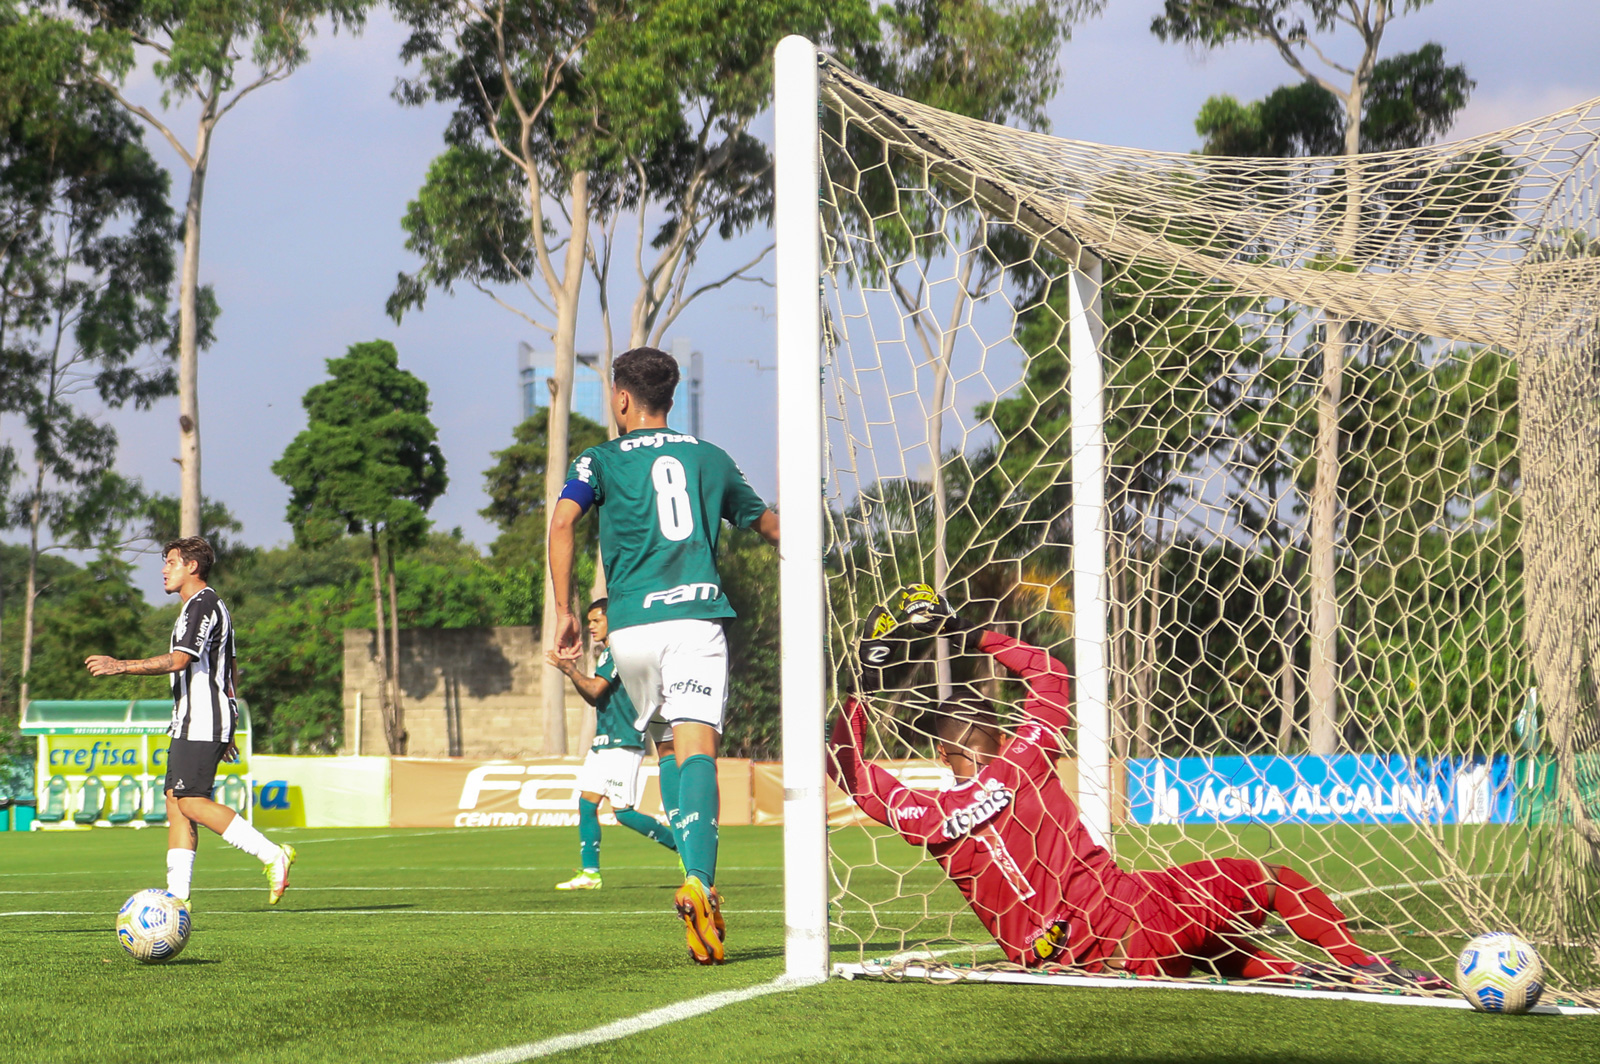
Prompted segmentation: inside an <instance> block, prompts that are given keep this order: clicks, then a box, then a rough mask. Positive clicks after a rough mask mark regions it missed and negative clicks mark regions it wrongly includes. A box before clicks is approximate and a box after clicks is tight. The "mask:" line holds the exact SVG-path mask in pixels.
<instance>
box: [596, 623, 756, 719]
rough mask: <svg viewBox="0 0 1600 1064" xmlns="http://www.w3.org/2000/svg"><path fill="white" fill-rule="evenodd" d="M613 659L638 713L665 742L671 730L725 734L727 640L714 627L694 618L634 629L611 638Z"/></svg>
mask: <svg viewBox="0 0 1600 1064" xmlns="http://www.w3.org/2000/svg"><path fill="white" fill-rule="evenodd" d="M611 657H612V659H613V660H614V661H616V663H617V675H618V676H620V677H622V686H623V687H624V688H626V689H627V692H628V697H629V698H630V699H631V700H632V701H633V704H634V706H635V707H636V708H637V709H638V711H639V716H638V718H637V719H636V720H635V721H634V726H635V727H637V728H639V729H640V730H643V729H644V727H645V725H646V724H648V725H649V726H650V738H652V739H654V740H655V741H657V742H661V741H663V740H665V739H666V738H668V736H669V735H670V734H671V731H670V729H671V726H672V725H674V724H682V723H685V722H693V723H695V724H709V725H710V726H711V727H713V728H715V729H716V730H717V732H718V733H719V734H720V733H721V732H722V711H723V708H724V707H725V706H726V705H727V701H728V637H727V636H726V635H724V634H723V631H722V625H720V624H718V623H717V622H716V621H703V620H698V619H694V618H686V619H680V620H676V621H657V622H655V623H654V624H636V625H632V626H630V627H627V628H621V629H618V630H616V631H613V632H612V633H611Z"/></svg>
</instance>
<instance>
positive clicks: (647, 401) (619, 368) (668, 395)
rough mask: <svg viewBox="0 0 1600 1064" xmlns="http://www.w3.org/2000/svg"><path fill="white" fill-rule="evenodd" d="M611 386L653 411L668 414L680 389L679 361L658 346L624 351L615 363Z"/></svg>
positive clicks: (613, 364) (612, 369) (612, 365)
mask: <svg viewBox="0 0 1600 1064" xmlns="http://www.w3.org/2000/svg"><path fill="white" fill-rule="evenodd" d="M611 386H612V387H614V388H620V389H622V390H623V391H625V392H627V393H628V394H629V395H631V396H633V397H634V399H635V400H637V401H638V403H639V405H640V406H642V407H644V408H645V410H647V411H649V412H650V413H652V414H665V413H666V412H667V411H669V410H671V409H672V393H673V392H675V391H677V390H678V360H677V359H675V358H673V357H672V356H671V355H669V354H667V353H666V352H665V351H662V350H660V349H659V348H655V347H635V348H633V349H632V350H631V351H624V352H622V354H620V355H618V356H617V357H616V360H615V361H614V362H612V363H611Z"/></svg>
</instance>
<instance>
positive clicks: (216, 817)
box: [84, 536, 295, 905]
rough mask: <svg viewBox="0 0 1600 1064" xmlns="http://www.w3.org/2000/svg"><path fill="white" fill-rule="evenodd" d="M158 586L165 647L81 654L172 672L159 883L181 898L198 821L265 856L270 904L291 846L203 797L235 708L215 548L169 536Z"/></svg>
mask: <svg viewBox="0 0 1600 1064" xmlns="http://www.w3.org/2000/svg"><path fill="white" fill-rule="evenodd" d="M162 555H163V562H162V566H161V579H162V585H163V586H164V587H165V588H166V591H167V594H169V595H172V594H175V595H177V596H178V597H179V599H181V600H182V602H183V609H181V610H180V611H179V612H178V619H177V621H176V622H175V623H174V624H173V626H172V643H171V646H170V648H169V650H168V652H167V653H165V654H163V655H161V656H160V657H155V658H145V659H144V660H143V661H121V660H118V659H117V658H112V657H107V656H106V655H104V654H95V655H93V656H91V657H89V658H88V659H86V660H85V662H84V664H85V665H87V666H88V667H89V672H90V673H91V674H93V675H95V676H119V675H122V674H124V673H127V674H130V675H133V676H159V675H161V674H162V673H169V674H170V675H171V677H172V724H171V725H170V726H169V727H168V728H167V734H168V735H169V736H171V738H172V741H171V743H170V744H169V746H168V748H167V779H166V783H165V790H166V792H167V889H168V890H169V891H171V892H172V893H174V894H176V895H177V896H178V897H180V898H183V899H185V900H187V899H188V897H189V884H190V881H191V879H192V878H193V875H194V855H195V847H196V846H198V845H199V842H200V838H199V829H198V828H197V827H196V825H198V824H204V825H205V826H206V827H208V828H210V829H211V830H212V831H215V832H216V833H217V834H218V835H221V836H222V841H223V842H226V843H228V844H230V845H232V846H237V847H238V848H239V849H241V850H243V851H244V852H245V853H248V854H251V855H253V856H254V857H256V858H258V859H260V860H261V861H262V862H264V863H265V865H266V868H265V871H266V875H267V879H268V881H269V884H270V885H269V887H268V892H267V901H268V903H269V904H273V905H276V904H277V902H278V899H279V898H281V897H283V892H284V890H285V889H286V888H287V887H288V886H289V866H290V865H292V864H294V858H295V852H294V847H293V846H279V845H277V844H276V843H274V842H272V841H271V840H270V839H268V838H267V837H266V836H265V835H263V834H261V832H259V831H257V830H256V829H255V828H254V827H253V826H252V825H251V824H250V823H249V822H248V821H246V820H245V818H244V817H242V816H239V815H238V814H237V813H235V812H234V811H233V810H232V809H229V808H228V807H227V806H225V805H221V804H219V803H218V802H214V801H212V799H211V792H212V789H213V787H214V786H215V785H216V779H217V766H218V765H219V764H221V762H222V761H223V759H224V758H227V759H228V760H237V759H238V756H239V752H238V749H237V748H236V747H235V746H234V745H233V730H234V726H235V725H236V724H237V723H238V719H239V707H238V703H237V700H236V699H237V692H236V690H235V685H234V668H235V662H234V649H233V618H232V617H231V616H229V614H228V607H226V606H224V605H223V604H222V599H221V598H219V597H218V596H217V593H216V591H214V590H212V588H211V587H210V586H209V585H208V584H207V583H206V576H207V574H209V573H210V572H211V566H212V563H213V562H215V561H216V554H215V553H214V552H213V551H212V550H211V544H209V543H207V542H206V541H205V540H204V539H202V538H201V537H199V536H188V537H186V538H184V539H175V540H173V541H172V542H170V543H168V544H167V545H166V546H165V547H164V548H162Z"/></svg>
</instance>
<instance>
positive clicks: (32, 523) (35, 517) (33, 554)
mask: <svg viewBox="0 0 1600 1064" xmlns="http://www.w3.org/2000/svg"><path fill="white" fill-rule="evenodd" d="M43 492H44V466H43V464H40V466H39V468H38V469H37V470H36V471H35V472H34V475H33V505H32V506H30V507H29V508H28V524H29V529H28V589H27V591H26V592H25V594H26V597H25V598H24V599H23V600H22V661H21V662H20V663H19V665H18V668H17V672H18V673H19V679H20V680H21V683H20V685H19V686H18V688H17V716H18V719H19V720H20V719H21V715H22V714H23V713H24V712H25V711H26V710H27V708H28V672H29V670H30V669H32V668H33V604H34V601H35V600H36V599H37V598H38V597H39V587H38V577H39V521H40V518H41V517H42V513H41V510H42V499H41V495H42V494H43Z"/></svg>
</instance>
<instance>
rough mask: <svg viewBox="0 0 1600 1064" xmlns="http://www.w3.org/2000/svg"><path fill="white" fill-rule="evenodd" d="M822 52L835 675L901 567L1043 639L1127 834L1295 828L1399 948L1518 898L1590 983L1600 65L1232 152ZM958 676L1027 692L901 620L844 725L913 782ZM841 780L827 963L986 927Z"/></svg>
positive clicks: (912, 949) (1598, 813)
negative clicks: (1566, 94) (1273, 152)
mask: <svg viewBox="0 0 1600 1064" xmlns="http://www.w3.org/2000/svg"><path fill="white" fill-rule="evenodd" d="M818 76H819V80H820V85H819V94H820V102H821V107H820V108H819V109H818V113H819V122H820V125H819V135H820V147H819V151H820V158H821V183H820V190H819V192H820V203H821V225H820V239H821V272H822V287H821V300H822V304H823V309H822V323H823V325H822V328H823V343H822V347H823V360H824V376H823V393H824V394H823V402H824V412H825V430H824V469H823V473H824V478H825V481H826V486H827V488H826V511H825V516H824V521H825V560H824V565H825V572H826V585H827V618H826V629H827V636H826V652H827V661H828V678H829V683H830V684H831V685H832V687H831V690H830V695H831V697H830V700H829V706H830V714H836V713H837V712H838V710H839V707H840V704H841V701H842V698H843V696H844V694H845V693H846V692H848V691H849V690H851V689H853V688H855V686H856V685H858V684H859V683H860V680H861V677H860V676H859V666H858V665H857V663H856V662H855V661H854V660H853V659H852V654H851V650H852V648H853V646H854V644H855V641H856V640H857V639H858V638H859V635H860V632H861V626H862V621H863V618H864V617H865V616H866V614H867V612H868V611H869V610H870V609H871V607H872V606H873V605H874V604H876V603H880V602H883V601H884V600H886V599H887V598H888V597H889V596H890V594H891V593H892V592H894V591H895V590H896V589H897V588H898V587H900V586H901V585H902V584H905V583H907V582H912V581H926V582H928V583H931V584H933V585H935V586H937V587H938V588H939V589H940V590H942V591H943V592H944V593H945V594H946V595H947V596H948V597H949V598H950V599H951V600H952V601H953V602H954V603H955V604H956V606H957V607H958V608H959V609H960V610H961V612H962V613H963V614H964V615H965V617H966V619H968V620H969V621H972V622H975V623H978V624H981V625H984V626H987V627H992V628H996V629H999V630H1000V631H1002V632H1005V633H1007V634H1010V635H1014V636H1018V637H1020V638H1022V639H1023V640H1025V641H1027V642H1029V643H1033V644H1036V645H1039V646H1043V647H1046V648H1048V649H1049V650H1050V651H1051V653H1052V654H1054V655H1055V656H1056V657H1057V658H1059V659H1060V660H1061V661H1063V662H1064V663H1065V664H1066V665H1067V666H1068V667H1069V668H1070V669H1071V670H1072V673H1073V675H1072V700H1071V706H1070V708H1071V711H1072V713H1073V716H1074V719H1075V723H1076V727H1075V728H1074V729H1073V730H1072V731H1071V732H1069V733H1068V735H1067V736H1066V744H1065V745H1066V749H1067V750H1068V751H1069V756H1068V757H1067V758H1064V759H1063V760H1062V761H1061V763H1060V766H1059V769H1060V771H1059V774H1060V776H1061V779H1062V781H1063V786H1064V787H1065V788H1066V790H1067V792H1068V794H1070V795H1071V796H1073V798H1074V799H1075V800H1076V801H1077V802H1078V804H1079V806H1080V808H1081V809H1082V811H1083V815H1084V820H1085V822H1086V823H1087V824H1088V825H1090V827H1091V830H1093V831H1095V832H1096V833H1098V834H1099V835H1100V836H1101V837H1102V838H1103V839H1104V841H1105V843H1106V845H1107V846H1108V847H1110V848H1111V849H1112V851H1113V853H1114V856H1115V858H1116V861H1117V862H1118V864H1119V865H1121V866H1122V867H1124V868H1133V869H1156V868H1162V867H1166V866H1169V865H1177V864H1183V863H1185V862H1189V861H1194V860H1197V859H1201V858H1218V857H1251V858H1257V859H1261V860H1263V861H1267V862H1271V863H1276V864H1283V865H1288V866H1290V867H1293V868H1295V869H1297V870H1298V871H1300V872H1301V873H1302V874H1304V875H1305V876H1306V877H1307V878H1308V879H1310V880H1311V881H1312V882H1314V883H1317V884H1319V885H1321V886H1322V887H1323V889H1325V890H1326V891H1327V892H1328V893H1329V894H1330V895H1331V896H1332V897H1333V898H1334V900H1335V901H1336V902H1337V903H1338V905H1339V906H1340V907H1341V909H1342V910H1343V911H1344V912H1345V914H1346V915H1347V916H1348V918H1349V922H1350V926H1351V928H1352V931H1353V933H1354V934H1355V936H1356V938H1357V940H1358V941H1359V942H1360V943H1361V944H1362V945H1363V947H1364V948H1366V949H1368V950H1370V951H1371V952H1374V953H1378V954H1380V955H1383V956H1385V957H1389V958H1391V959H1392V960H1393V961H1395V962H1396V963H1399V964H1403V965H1406V966H1409V967H1415V968H1426V969H1432V970H1433V971H1435V972H1438V973H1441V974H1444V975H1445V976H1447V977H1448V976H1449V975H1450V974H1451V971H1452V967H1453V961H1454V957H1455V955H1456V954H1457V953H1458V952H1459V950H1460V948H1461V946H1462V945H1463V943H1464V941H1465V940H1466V939H1467V938H1470V937H1472V936H1474V935H1476V934H1479V933H1481V932H1484V931H1488V930H1509V931H1514V932H1516V933H1517V934H1519V935H1521V936H1523V937H1524V938H1526V939H1528V940H1530V941H1532V942H1534V943H1536V944H1537V945H1538V947H1539V949H1540V951H1541V953H1542V955H1543V957H1544V960H1545V962H1546V966H1547V971H1548V973H1549V980H1550V982H1551V984H1552V985H1553V987H1554V988H1555V989H1556V990H1557V991H1558V992H1560V993H1562V994H1565V995H1569V996H1571V997H1575V998H1578V999H1580V1000H1584V1001H1586V1002H1589V1003H1596V1002H1600V990H1597V987H1600V727H1597V687H1596V684H1597V680H1600V677H1597V675H1596V663H1597V661H1600V239H1597V238H1600V229H1597V217H1596V213H1597V198H1600V169H1597V159H1596V148H1597V144H1600V101H1592V102H1590V103H1589V104H1585V105H1582V106H1579V107H1575V108H1573V109H1571V110H1568V111H1565V112H1562V113H1560V114H1557V115H1553V116H1551V117H1549V118H1547V119H1544V120H1542V121H1540V122H1536V123H1532V124H1529V125H1527V126H1522V127H1518V128H1515V129H1510V130H1506V131H1503V132H1500V133H1496V134H1493V135H1488V136H1483V137H1477V138H1474V139H1471V140H1466V141H1461V142H1458V143H1451V144H1444V145H1438V146H1433V147H1427V148H1421V149H1416V150H1411V151H1403V152H1391V153H1385V154H1373V155H1364V156H1360V157H1357V158H1354V159H1347V158H1295V159H1240V158H1221V157H1207V156H1201V155H1179V154H1162V153H1154V152H1145V151H1138V150H1133V149H1126V148H1115V147H1106V146H1102V145H1095V144H1086V143H1079V142H1074V141H1069V140H1061V139H1056V138H1052V137H1048V136H1043V135H1039V134H1034V133H1027V132H1021V131H1017V130H1013V129H1007V128H1003V127H999V126H995V125H990V124H986V123H983V122H978V121H974V120H971V119H967V118H963V117H961V116H958V115H953V114H948V113H945V112H941V111H938V110H935V109H932V108H929V107H926V106H922V105H919V104H917V103H914V102H912V101H910V100H906V99H902V98H899V97H896V96H893V95H891V94H888V93H885V92H882V91H879V90H878V89H876V88H874V87H873V86H871V85H869V84H866V83H864V82H863V81H861V80H859V79H857V78H855V77H854V76H852V75H851V74H850V73H849V72H848V71H846V70H844V69H843V68H841V67H839V66H837V65H835V64H833V63H831V62H829V61H823V62H822V64H821V66H820V69H819V75H818ZM786 527H787V526H786ZM786 542H787V541H786ZM973 685H976V686H977V687H978V689H980V690H981V691H982V692H983V693H984V694H985V695H986V696H987V697H988V698H989V699H990V700H992V702H993V703H994V704H995V705H996V706H997V707H999V711H1000V715H1001V719H1002V723H1003V724H1006V725H1008V726H1009V725H1014V724H1015V723H1016V721H1017V714H1018V712H1019V707H1020V705H1021V700H1022V694H1023V692H1022V689H1021V687H1020V686H1019V685H1018V684H1017V683H1016V682H1015V681H1014V680H1012V679H1011V678H1010V677H1009V675H1008V674H1006V673H1005V672H1004V670H997V669H996V668H995V667H994V666H993V664H992V661H991V659H989V658H988V657H987V656H984V655H972V654H964V653H961V652H960V650H959V649H958V648H956V647H955V646H953V645H950V644H948V643H942V644H941V643H934V642H932V641H929V645H928V646H927V648H926V650H925V652H924V654H923V657H922V659H921V660H920V661H919V662H918V663H917V664H916V665H915V667H914V668H912V669H910V670H908V671H905V672H903V673H902V675H901V676H900V678H899V680H898V681H897V686H896V688H895V689H894V690H891V691H887V692H884V693H883V694H882V695H880V696H878V697H875V698H873V699H872V704H871V713H870V719H871V727H870V730H869V737H868V749H867V750H866V751H865V753H866V754H867V755H868V756H869V757H871V758H872V759H874V760H875V761H877V762H878V763H880V764H883V765H885V766H886V767H889V768H890V769H891V770H893V771H895V772H896V773H898V774H899V775H900V777H901V778H902V780H903V781H904V782H906V783H907V784H908V785H910V786H913V787H927V788H937V787H939V786H940V785H941V773H942V770H941V767H940V766H939V765H938V764H937V763H936V762H935V761H934V760H932V756H933V751H932V744H931V740H930V737H929V736H928V735H926V734H923V733H922V732H919V731H918V729H917V726H916V720H917V718H918V711H919V710H920V709H921V708H923V707H925V706H926V705H927V704H928V703H929V702H930V701H932V700H934V699H937V698H939V697H940V696H941V694H942V693H944V692H948V691H950V690H953V689H961V690H968V689H970V688H971V686H973ZM942 782H943V783H944V784H946V785H947V784H948V783H949V776H948V774H947V773H944V774H943V779H942ZM834 798H835V800H834V802H833V804H832V806H831V808H830V816H831V821H830V823H831V825H832V828H831V831H830V834H829V851H830V861H831V871H832V881H831V882H832V898H831V901H832V908H831V912H832V921H833V926H832V930H831V936H832V941H833V956H834V959H835V960H841V959H849V960H855V961H860V962H871V963H872V964H873V965H875V967H874V968H873V970H874V971H883V972H886V973H888V974H891V975H892V974H894V973H895V972H896V971H901V970H904V967H905V966H906V965H908V964H915V965H917V966H918V967H919V968H926V967H927V966H928V965H930V964H932V965H935V966H949V968H950V970H952V971H957V972H959V971H961V970H967V969H972V968H976V969H985V968H991V967H994V966H1001V967H1003V962H1004V957H1003V956H1002V954H1001V953H1000V951H999V950H998V949H997V948H996V947H995V946H994V944H993V942H992V940H991V939H990V938H989V936H988V935H987V934H986V933H985V932H984V930H983V928H982V926H981V925H980V924H979V923H978V922H977V920H976V919H975V918H974V917H973V916H972V914H971V912H970V910H969V909H968V907H967V905H966V903H965V901H964V900H963V898H962V897H961V895H960V894H959V893H958V892H957V891H956V889H955V888H954V886H953V885H952V884H951V883H950V882H949V880H948V878H947V876H946V875H945V874H944V872H943V871H942V870H941V869H940V867H939V866H938V865H937V864H936V863H934V862H933V861H932V860H931V859H930V858H929V857H928V856H927V854H926V853H925V852H924V851H923V850H922V849H920V848H918V847H914V846H911V845H909V844H908V843H906V842H905V841H903V840H902V839H900V838H899V837H898V836H896V835H895V834H894V833H893V832H892V831H890V830H888V829H886V828H884V827H882V826H880V825H878V824H875V823H872V822H871V821H869V820H867V819H866V818H865V817H863V816H861V815H860V814H859V812H858V811H856V810H854V809H853V807H851V806H850V804H849V803H848V802H847V801H845V800H844V799H843V798H842V797H841V796H839V795H838V794H837V792H835V795H834ZM1241 930H1250V929H1248V928H1242V929H1241ZM1254 934H1255V935H1256V936H1257V937H1259V938H1260V939H1261V941H1262V943H1263V944H1264V946H1265V948H1267V949H1269V950H1271V951H1272V952H1274V953H1277V954H1278V955H1280V956H1284V957H1288V958H1293V959H1298V960H1305V961H1321V962H1326V961H1327V960H1328V958H1327V957H1326V955H1324V954H1321V953H1320V952H1319V951H1318V950H1316V949H1315V948H1314V947H1310V946H1307V945H1305V944H1304V943H1301V942H1300V941H1298V940H1297V939H1295V938H1293V937H1292V936H1289V935H1286V934H1285V933H1284V932H1283V930H1282V929H1281V928H1274V926H1273V925H1272V924H1271V923H1270V922H1269V924H1268V926H1267V927H1265V928H1263V929H1262V930H1261V931H1259V932H1254ZM842 953H843V954H848V957H847V958H846V957H842V956H841V954H842Z"/></svg>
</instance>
